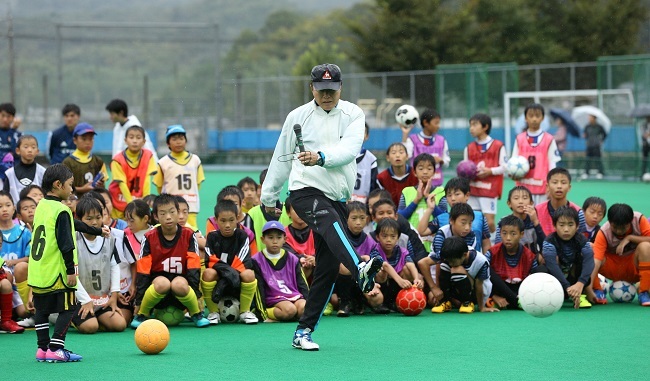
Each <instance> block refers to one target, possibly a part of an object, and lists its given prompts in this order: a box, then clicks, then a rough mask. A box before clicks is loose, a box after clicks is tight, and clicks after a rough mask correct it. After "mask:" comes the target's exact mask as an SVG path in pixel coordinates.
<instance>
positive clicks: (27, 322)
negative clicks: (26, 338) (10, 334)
mask: <svg viewBox="0 0 650 381" xmlns="http://www.w3.org/2000/svg"><path fill="white" fill-rule="evenodd" d="M18 325H19V326H21V327H23V328H34V326H35V325H36V322H35V321H34V317H33V316H30V317H28V318H25V319H23V320H21V321H19V322H18Z"/></svg>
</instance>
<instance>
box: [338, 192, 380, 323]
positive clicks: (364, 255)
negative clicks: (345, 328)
mask: <svg viewBox="0 0 650 381" xmlns="http://www.w3.org/2000/svg"><path fill="white" fill-rule="evenodd" d="M347 207H348V221H347V222H348V237H349V238H350V243H351V244H352V247H354V251H355V252H356V253H357V254H359V256H360V257H361V260H362V261H368V260H369V259H370V253H371V252H372V250H373V249H374V248H375V247H376V246H377V242H376V241H375V240H374V239H372V238H370V236H369V235H368V234H366V233H365V232H364V228H365V227H366V225H367V221H368V212H367V209H366V206H365V205H364V204H363V203H361V202H359V201H351V202H349V203H348V205H347ZM334 289H335V292H336V295H337V296H338V299H339V311H338V313H337V315H336V316H339V317H348V316H350V313H351V311H356V312H357V313H361V312H362V311H363V309H365V306H364V299H365V300H367V302H368V304H369V305H370V307H371V308H372V309H373V311H374V312H375V313H380V314H383V313H388V312H390V311H389V310H388V309H387V308H386V307H384V306H383V305H382V303H383V301H384V299H383V297H382V295H381V294H380V293H379V292H378V287H375V289H374V290H372V291H370V292H369V293H367V294H363V293H362V292H361V290H359V287H357V285H356V284H355V282H354V280H353V279H352V276H351V275H350V271H348V269H347V268H345V266H343V265H341V266H340V268H339V277H338V278H337V279H336V286H335V288H334Z"/></svg>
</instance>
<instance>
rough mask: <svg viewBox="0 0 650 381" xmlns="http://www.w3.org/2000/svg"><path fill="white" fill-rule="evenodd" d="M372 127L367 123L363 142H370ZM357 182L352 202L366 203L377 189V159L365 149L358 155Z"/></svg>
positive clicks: (353, 190)
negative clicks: (371, 193)
mask: <svg viewBox="0 0 650 381" xmlns="http://www.w3.org/2000/svg"><path fill="white" fill-rule="evenodd" d="M369 137H370V127H368V123H366V134H365V136H364V138H363V141H364V142H366V141H368V138H369ZM356 162H357V181H356V182H355V183H354V188H353V189H352V196H351V200H353V201H361V202H365V201H366V199H367V198H368V195H369V194H370V192H372V191H373V190H374V189H377V187H378V185H377V173H378V170H377V157H376V156H375V155H374V154H373V153H372V152H370V151H368V150H367V149H365V148H363V147H362V148H361V152H359V154H358V155H357V159H356Z"/></svg>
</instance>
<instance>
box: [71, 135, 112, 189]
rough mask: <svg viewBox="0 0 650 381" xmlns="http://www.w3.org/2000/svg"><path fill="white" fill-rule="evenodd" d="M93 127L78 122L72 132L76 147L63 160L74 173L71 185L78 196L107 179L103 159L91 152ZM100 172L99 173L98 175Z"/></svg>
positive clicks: (100, 185) (93, 139) (93, 138)
mask: <svg viewBox="0 0 650 381" xmlns="http://www.w3.org/2000/svg"><path fill="white" fill-rule="evenodd" d="M95 135H97V133H96V132H95V129H94V128H93V126H91V125H90V124H88V123H79V124H77V127H75V128H74V131H73V132H72V136H73V138H72V139H73V140H74V144H75V145H76V146H77V149H76V150H75V151H74V152H73V153H71V154H70V156H68V157H66V158H65V159H64V160H63V165H65V166H66V167H68V168H70V170H71V171H72V174H73V175H74V181H73V182H72V186H73V188H74V191H75V193H76V194H77V195H78V196H81V195H83V194H84V193H86V192H89V191H91V190H93V188H103V187H104V181H106V180H108V171H107V170H106V165H105V164H104V161H103V160H102V159H101V158H100V157H99V156H95V155H93V154H92V150H93V146H94V145H95ZM100 174H101V175H100Z"/></svg>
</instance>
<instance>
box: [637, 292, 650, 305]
mask: <svg viewBox="0 0 650 381" xmlns="http://www.w3.org/2000/svg"><path fill="white" fill-rule="evenodd" d="M639 304H640V305H642V306H644V307H647V306H650V293H649V292H648V291H643V292H639Z"/></svg>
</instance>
